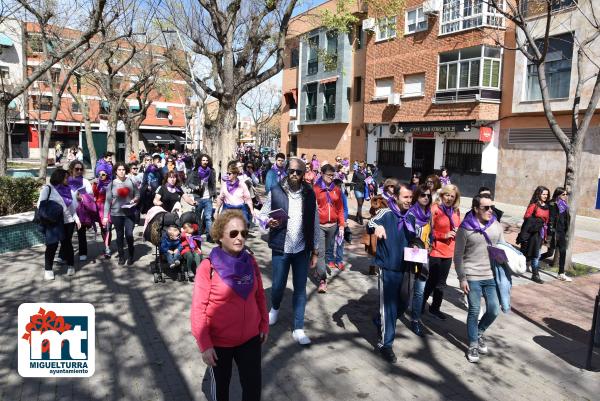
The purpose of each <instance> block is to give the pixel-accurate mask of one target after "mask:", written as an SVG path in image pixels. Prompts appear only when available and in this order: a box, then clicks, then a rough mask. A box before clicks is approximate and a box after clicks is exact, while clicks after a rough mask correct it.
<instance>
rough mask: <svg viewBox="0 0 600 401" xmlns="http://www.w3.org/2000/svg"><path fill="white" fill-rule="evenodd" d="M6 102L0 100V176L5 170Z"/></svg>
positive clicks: (4, 173)
mask: <svg viewBox="0 0 600 401" xmlns="http://www.w3.org/2000/svg"><path fill="white" fill-rule="evenodd" d="M8 103H9V102H7V101H5V100H0V176H5V175H6V170H7V163H6V160H7V159H6V157H7V154H6V151H7V148H6V145H7V142H8Z"/></svg>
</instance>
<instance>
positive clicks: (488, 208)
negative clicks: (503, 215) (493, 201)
mask: <svg viewBox="0 0 600 401" xmlns="http://www.w3.org/2000/svg"><path fill="white" fill-rule="evenodd" d="M493 207H494V205H490V206H479V208H480V209H481V210H485V211H486V212H488V211H490V210H492V208H493Z"/></svg>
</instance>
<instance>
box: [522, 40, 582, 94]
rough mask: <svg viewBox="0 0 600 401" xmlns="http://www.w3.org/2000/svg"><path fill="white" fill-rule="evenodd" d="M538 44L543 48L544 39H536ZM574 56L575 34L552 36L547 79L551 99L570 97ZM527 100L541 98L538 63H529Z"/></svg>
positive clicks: (547, 59)
mask: <svg viewBox="0 0 600 401" xmlns="http://www.w3.org/2000/svg"><path fill="white" fill-rule="evenodd" d="M535 44H536V46H538V48H539V49H540V50H542V49H543V41H542V40H541V39H539V40H536V43H535ZM572 58H573V34H572V33H565V34H563V35H558V36H552V37H550V38H549V41H548V52H547V53H546V81H547V82H548V92H549V94H550V98H551V99H557V98H568V97H569V88H570V86H571V64H572ZM526 98H527V100H540V99H541V98H542V91H541V89H540V83H539V80H538V68H537V65H535V64H532V63H528V65H527V96H526Z"/></svg>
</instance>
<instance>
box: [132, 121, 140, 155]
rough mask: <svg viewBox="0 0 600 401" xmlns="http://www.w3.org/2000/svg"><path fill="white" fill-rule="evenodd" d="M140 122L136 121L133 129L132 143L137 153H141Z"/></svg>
mask: <svg viewBox="0 0 600 401" xmlns="http://www.w3.org/2000/svg"><path fill="white" fill-rule="evenodd" d="M140 124H141V121H140V123H137V122H135V123H134V124H133V127H132V129H131V145H132V148H131V149H133V151H134V152H135V154H136V155H138V154H139V153H140Z"/></svg>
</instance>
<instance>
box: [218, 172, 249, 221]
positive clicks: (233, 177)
mask: <svg viewBox="0 0 600 401" xmlns="http://www.w3.org/2000/svg"><path fill="white" fill-rule="evenodd" d="M240 173H241V171H240V170H239V169H238V167H237V162H236V161H235V160H234V161H230V162H229V163H228V164H227V179H225V180H223V181H224V182H223V185H221V193H220V194H219V196H218V197H217V210H219V208H220V207H221V206H223V211H225V210H227V209H239V210H240V211H241V212H242V213H243V214H244V217H245V218H246V223H248V224H250V221H252V214H253V213H254V206H253V204H252V196H250V191H249V190H248V187H247V186H246V183H244V182H242V181H241V180H239V179H238V177H239V175H240Z"/></svg>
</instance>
